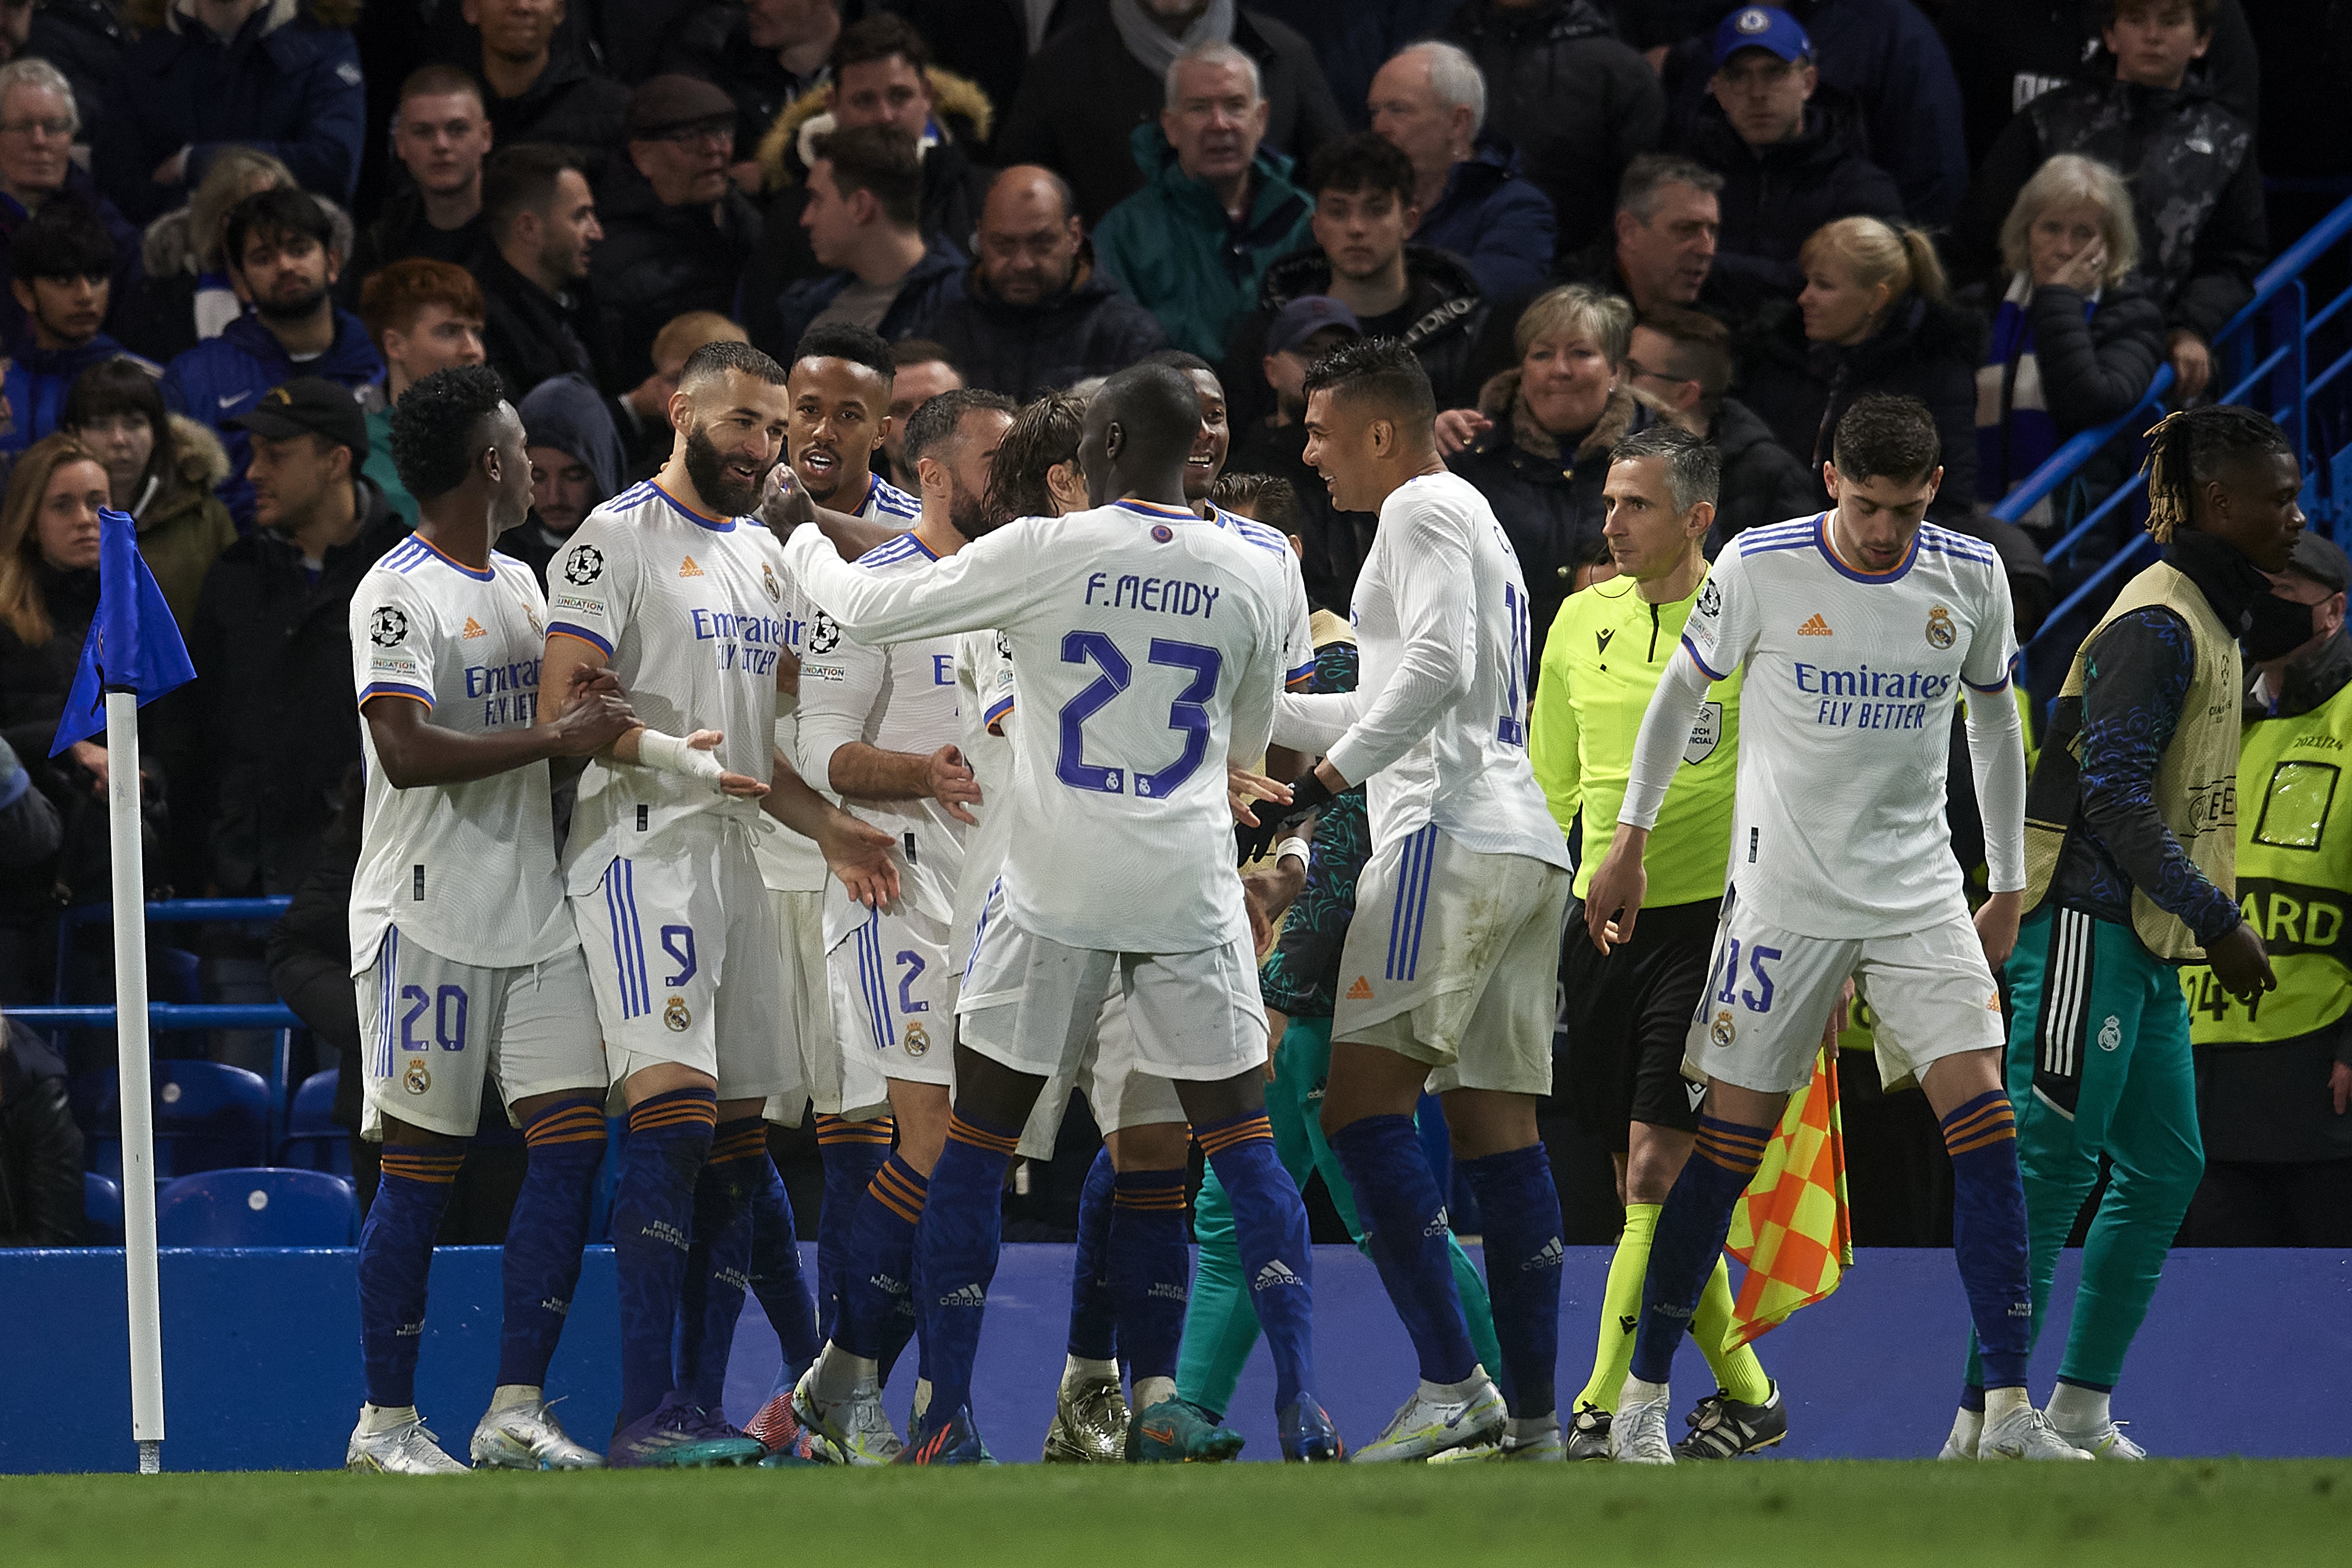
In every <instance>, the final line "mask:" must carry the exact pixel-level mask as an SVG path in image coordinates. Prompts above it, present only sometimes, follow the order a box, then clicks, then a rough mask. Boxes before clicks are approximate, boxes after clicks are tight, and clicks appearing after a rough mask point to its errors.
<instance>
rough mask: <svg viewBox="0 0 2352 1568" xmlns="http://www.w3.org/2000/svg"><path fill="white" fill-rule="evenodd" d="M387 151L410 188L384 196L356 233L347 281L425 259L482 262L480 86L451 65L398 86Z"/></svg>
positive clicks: (485, 142)
mask: <svg viewBox="0 0 2352 1568" xmlns="http://www.w3.org/2000/svg"><path fill="white" fill-rule="evenodd" d="M392 154H393V156H394V157H395V158H397V159H399V160H400V164H401V167H402V168H404V169H405V170H407V171H408V179H409V188H408V189H406V190H404V191H400V192H398V193H396V194H395V195H392V196H390V197H388V198H387V199H386V200H385V202H384V204H383V211H382V212H381V213H380V214H379V215H378V216H377V217H376V220H375V221H374V222H373V223H372V224H369V225H368V226H366V227H365V228H364V229H362V230H361V231H360V237H359V242H358V245H357V247H356V248H354V249H353V251H352V263H351V266H350V267H349V268H346V269H345V272H344V276H345V277H346V278H347V279H350V280H351V281H352V282H353V283H357V282H359V281H361V280H362V279H368V278H372V277H373V276H374V275H375V274H376V273H377V272H378V271H379V270H381V269H382V268H384V267H386V266H388V265H390V264H391V263H393V262H394V261H401V260H404V259H406V258H409V257H412V256H415V257H424V258H427V259H430V260H434V261H446V262H450V263H452V264H454V265H456V266H458V267H472V266H474V265H475V264H476V263H477V262H478V261H480V260H481V259H482V253H483V251H484V250H486V249H487V248H488V243H489V242H488V238H487V237H486V236H485V235H484V234H483V231H482V164H483V163H484V161H485V160H487V159H488V157H489V155H490V117H489V112H488V110H486V109H485V108H483V106H482V88H481V84H480V83H479V82H477V81H476V80H475V79H473V78H472V77H470V76H467V74H466V73H465V72H464V71H461V70H459V69H458V68H457V67H455V66H425V67H424V68H422V69H419V70H416V71H413V72H411V73H410V74H409V76H408V79H406V80H405V81H404V82H402V83H401V84H400V107H399V108H398V109H396V110H394V111H393V117H392Z"/></svg>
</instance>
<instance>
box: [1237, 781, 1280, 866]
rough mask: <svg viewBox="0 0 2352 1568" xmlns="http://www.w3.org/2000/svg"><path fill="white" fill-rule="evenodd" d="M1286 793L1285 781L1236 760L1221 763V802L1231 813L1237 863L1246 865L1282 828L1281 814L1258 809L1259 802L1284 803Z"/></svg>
mask: <svg viewBox="0 0 2352 1568" xmlns="http://www.w3.org/2000/svg"><path fill="white" fill-rule="evenodd" d="M1290 796H1291V791H1290V786H1289V785H1288V784H1280V783H1277V782H1276V781H1275V780H1273V779H1270V778H1267V777H1265V775H1263V774H1260V773H1252V772H1250V771H1249V769H1247V768H1245V767H1243V766H1241V765H1240V764H1239V763H1226V764H1225V805H1227V806H1228V807H1229V808H1230V809H1231V810H1232V812H1233V814H1234V845H1235V847H1236V849H1237V852H1238V856H1239V863H1240V864H1241V865H1244V866H1246V865H1248V864H1249V863H1250V862H1251V861H1253V860H1255V859H1256V858H1259V857H1260V856H1262V855H1264V854H1265V852H1266V851H1267V850H1268V849H1270V848H1272V847H1274V840H1275V837H1276V835H1277V834H1279V833H1280V832H1281V831H1282V817H1281V815H1280V814H1279V813H1276V812H1272V811H1260V810H1258V809H1257V806H1258V805H1259V804H1260V803H1262V802H1271V803H1273V804H1274V805H1289V804H1290Z"/></svg>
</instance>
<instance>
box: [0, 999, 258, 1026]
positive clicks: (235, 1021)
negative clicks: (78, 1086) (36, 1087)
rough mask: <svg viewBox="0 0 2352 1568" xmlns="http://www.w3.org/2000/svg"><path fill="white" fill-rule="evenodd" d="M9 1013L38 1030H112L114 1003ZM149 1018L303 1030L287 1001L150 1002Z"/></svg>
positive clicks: (160, 1023)
mask: <svg viewBox="0 0 2352 1568" xmlns="http://www.w3.org/2000/svg"><path fill="white" fill-rule="evenodd" d="M5 1012H6V1015H7V1016H9V1017H10V1018H13V1019H15V1020H16V1022H17V1023H19V1024H23V1025H25V1026H27V1027H29V1028H35V1029H110V1028H112V1027H114V1022H115V1008H114V1004H113V1003H111V1002H104V1003H100V1002H87V1003H83V1002H66V1003H52V1004H49V1005H45V1006H38V1007H10V1008H7V1009H5ZM147 1021H148V1023H149V1024H150V1025H152V1026H153V1027H155V1028H157V1029H299V1028H301V1027H302V1026H303V1025H302V1020H301V1019H299V1018H298V1017H296V1016H294V1010H293V1009H292V1008H290V1007H289V1006H287V1005H286V1004H285V1003H283V1002H150V1003H148V1004H147Z"/></svg>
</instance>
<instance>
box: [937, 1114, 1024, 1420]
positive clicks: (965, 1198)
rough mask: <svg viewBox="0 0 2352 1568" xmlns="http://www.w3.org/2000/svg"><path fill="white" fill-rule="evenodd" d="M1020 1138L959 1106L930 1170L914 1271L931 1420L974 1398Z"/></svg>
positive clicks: (1016, 1130) (944, 1417)
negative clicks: (976, 1363)
mask: <svg viewBox="0 0 2352 1568" xmlns="http://www.w3.org/2000/svg"><path fill="white" fill-rule="evenodd" d="M1020 1140H1021V1129H1020V1128H1019V1127H1018V1126H1014V1127H991V1126H988V1125H986V1124H985V1123H982V1122H976V1121H967V1120H966V1119H965V1118H964V1116H963V1113H962V1112H961V1111H958V1112H956V1113H955V1114H954V1115H953V1116H952V1117H950V1119H949V1121H948V1139H947V1145H946V1147H945V1148H943V1149H942V1150H941V1151H940V1163H939V1164H938V1165H937V1166H935V1167H933V1169H932V1171H931V1185H930V1191H929V1195H928V1197H927V1198H926V1200H925V1202H924V1204H923V1218H922V1223H921V1224H920V1225H919V1226H918V1227H917V1228H916V1231H915V1278H916V1279H919V1280H920V1281H921V1282H922V1292H923V1294H922V1299H921V1300H919V1301H918V1302H917V1303H916V1307H917V1310H918V1312H919V1315H920V1317H921V1320H922V1334H923V1353H924V1355H925V1356H926V1358H927V1359H928V1361H929V1368H930V1379H931V1405H930V1411H929V1421H930V1423H931V1424H932V1425H937V1424H938V1423H939V1422H942V1421H945V1420H947V1419H948V1418H949V1417H950V1416H951V1415H954V1414H955V1413H956V1411H957V1409H958V1408H959V1407H961V1406H964V1405H970V1404H971V1365H972V1361H973V1359H974V1358H975V1357H976V1356H977V1355H978V1354H979V1352H980V1325H981V1318H982V1313H983V1311H984V1310H985V1309H986V1307H987V1305H988V1286H989V1282H990V1281H991V1280H992V1279H995V1278H996V1254H997V1249H998V1247H1000V1246H1001V1245H1002V1243H1003V1237H1004V1199H1003V1188H1004V1168H1005V1164H1006V1163H1007V1162H1008V1161H1010V1160H1011V1159H1012V1157H1013V1145H1014V1144H1016V1143H1018V1142H1020Z"/></svg>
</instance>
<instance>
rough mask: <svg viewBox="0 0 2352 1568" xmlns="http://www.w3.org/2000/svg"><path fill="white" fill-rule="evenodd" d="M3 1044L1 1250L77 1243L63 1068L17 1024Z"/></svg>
mask: <svg viewBox="0 0 2352 1568" xmlns="http://www.w3.org/2000/svg"><path fill="white" fill-rule="evenodd" d="M5 1029H6V1037H5V1040H0V1247H75V1246H79V1244H80V1242H81V1238H82V1196H81V1186H82V1183H81V1155H82V1143H81V1129H80V1128H79V1127H78V1126H76V1125H75V1124H74V1119H73V1107H72V1105H71V1103H70V1102H69V1101H68V1100H67V1098H66V1065H65V1063H64V1062H62V1061H60V1060H59V1059H58V1056H57V1053H56V1052H54V1051H52V1050H50V1049H49V1047H47V1045H46V1044H44V1043H43V1041H42V1040H41V1038H40V1037H39V1036H37V1035H36V1034H34V1033H33V1032H32V1031H31V1030H30V1029H27V1028H26V1027H25V1026H23V1025H22V1024H8V1025H6V1026H5Z"/></svg>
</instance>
